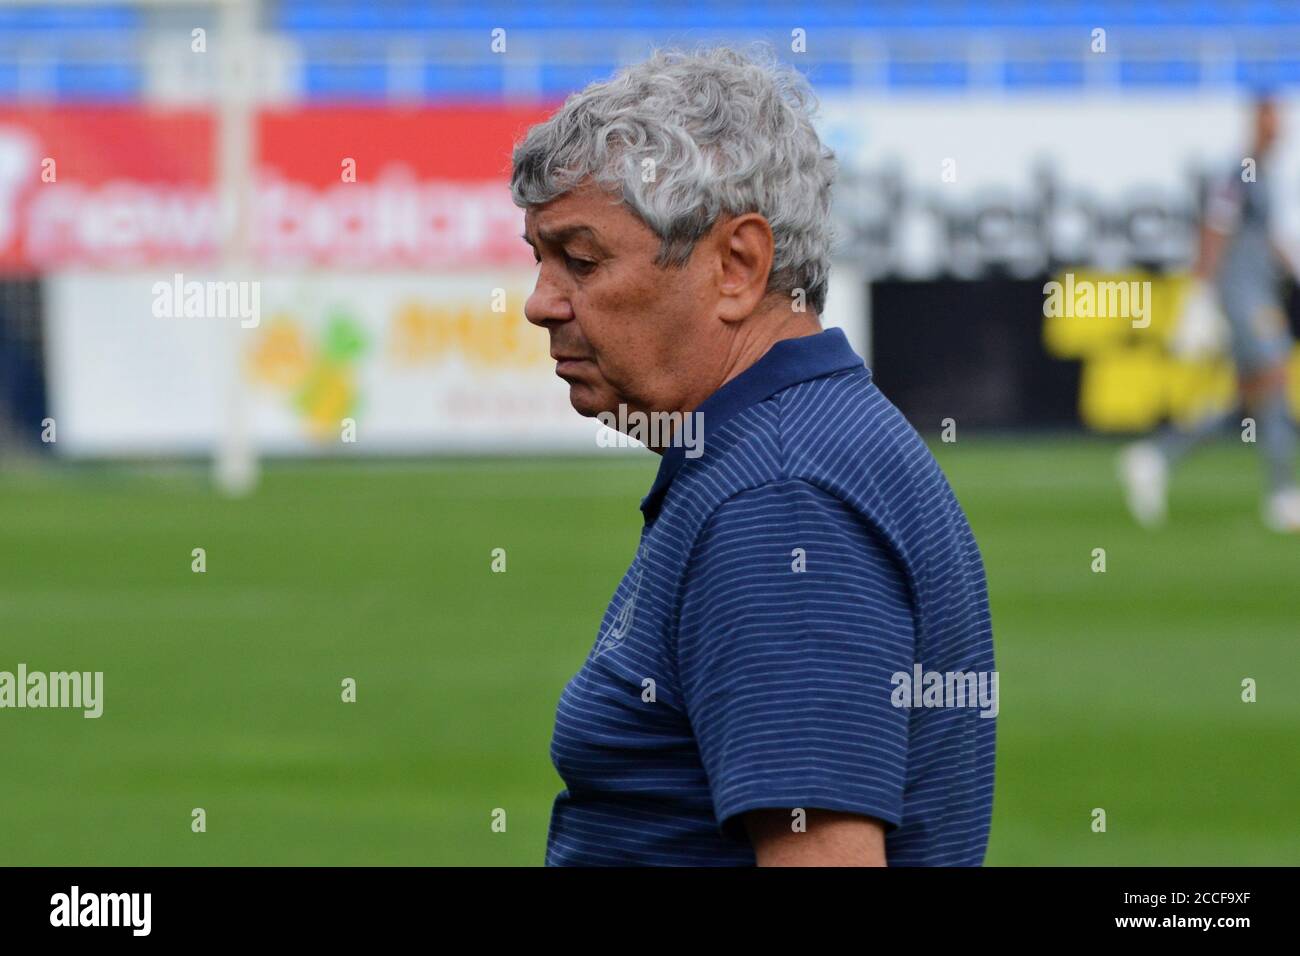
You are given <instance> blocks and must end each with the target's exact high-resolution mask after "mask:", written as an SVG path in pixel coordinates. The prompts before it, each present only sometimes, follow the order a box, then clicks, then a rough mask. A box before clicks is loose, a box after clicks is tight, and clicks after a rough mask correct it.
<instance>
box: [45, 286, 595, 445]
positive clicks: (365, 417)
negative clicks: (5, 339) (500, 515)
mask: <svg viewBox="0 0 1300 956" xmlns="http://www.w3.org/2000/svg"><path fill="white" fill-rule="evenodd" d="M224 278H226V277H222V276H217V275H199V274H182V275H179V276H177V275H175V274H173V275H162V274H160V273H159V272H158V271H153V272H150V273H147V274H146V273H133V274H118V275H114V274H104V273H75V274H61V275H57V276H53V277H51V279H50V280H49V282H48V302H47V315H48V319H49V321H48V324H47V329H48V333H47V343H46V351H47V355H48V359H47V361H48V366H49V387H50V403H51V409H52V414H53V417H54V418H55V420H56V422H57V423H58V442H57V448H58V449H59V451H60V452H62V453H64V454H67V455H72V456H86V455H90V456H94V455H114V454H206V453H208V452H210V451H211V450H212V447H213V444H214V442H215V440H216V438H217V436H218V435H219V434H220V431H221V429H222V427H223V420H224V416H225V415H226V414H227V411H228V410H227V408H226V407H225V403H226V401H227V400H228V399H227V394H228V390H229V385H230V382H229V376H230V374H231V373H230V370H229V369H228V368H224V367H223V362H222V359H221V356H222V355H223V354H228V352H225V351H223V349H222V348H221V347H220V346H221V344H222V343H221V341H220V339H219V338H218V336H221V335H230V336H233V337H234V339H235V341H236V343H237V354H238V366H239V367H238V370H237V374H238V376H239V380H240V385H241V387H242V389H243V395H244V396H245V411H244V414H245V415H246V416H247V417H248V420H249V422H250V426H251V429H252V435H253V438H254V440H255V442H256V445H257V447H258V448H259V449H260V450H261V451H262V452H264V453H268V452H269V453H291V454H292V453H298V454H321V455H329V454H336V453H381V454H392V453H397V454H402V453H419V452H425V451H447V450H464V451H492V452H497V451H502V452H509V451H532V452H547V451H553V450H555V451H583V450H592V449H594V448H596V447H597V446H596V438H595V436H596V433H597V431H598V430H599V429H600V427H601V426H600V425H599V424H598V423H597V422H595V421H594V420H591V419H584V418H582V417H581V416H579V415H578V413H577V412H575V411H574V410H573V408H572V407H571V406H570V405H569V401H568V386H567V385H566V384H565V383H564V382H563V381H561V380H560V379H558V378H556V377H555V372H554V367H555V366H554V362H552V361H551V359H550V356H549V342H548V337H547V334H546V332H545V331H544V330H543V329H539V328H536V327H534V326H532V325H530V324H528V322H527V321H526V320H525V318H524V315H523V303H524V299H525V298H526V296H527V295H528V293H529V292H530V291H531V290H532V284H533V278H534V276H533V272H532V270H529V269H525V270H516V271H512V272H509V273H504V272H503V271H502V270H494V271H491V272H484V273H481V274H476V273H466V274H463V275H458V276H438V277H429V276H423V275H412V274H371V275H366V276H363V277H358V276H330V275H322V274H304V275H302V276H296V277H293V278H267V279H263V280H261V281H260V283H258V284H257V285H256V286H253V285H252V284H251V283H245V284H242V285H241V284H240V283H225V282H223V281H222V280H223V279H224ZM494 289H500V290H501V294H500V296H499V297H498V298H497V300H496V303H497V304H499V305H500V306H501V307H503V309H504V310H503V311H494V309H493V305H494V298H493V290H494ZM254 305H255V306H256V311H257V313H258V315H257V317H256V318H255V319H254V318H252V313H253V311H254V308H253V307H254ZM187 312H188V313H190V314H188V315H187ZM194 313H201V315H200V314H194ZM347 420H351V421H352V422H353V423H355V428H354V430H353V431H352V432H351V433H349V432H348V430H347V429H348V425H347Z"/></svg>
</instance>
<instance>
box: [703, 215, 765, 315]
mask: <svg viewBox="0 0 1300 956" xmlns="http://www.w3.org/2000/svg"><path fill="white" fill-rule="evenodd" d="M775 249H776V240H775V239H774V238H773V236H772V227H771V226H770V225H769V224H768V221H767V220H766V219H764V218H763V217H762V216H760V215H759V214H758V213H756V212H747V213H745V214H743V215H740V216H736V217H734V218H732V219H730V220H727V221H725V222H723V223H721V224H720V225H719V228H718V235H717V237H716V239H715V242H714V251H715V253H716V255H717V261H718V300H719V301H718V317H719V318H720V319H722V320H723V321H724V322H739V321H741V320H743V319H747V318H749V316H751V315H753V314H754V311H755V310H756V309H757V308H758V305H759V303H760V302H762V301H763V297H764V296H765V295H766V294H767V277H768V275H769V274H770V273H771V271H772V257H773V255H774V253H775Z"/></svg>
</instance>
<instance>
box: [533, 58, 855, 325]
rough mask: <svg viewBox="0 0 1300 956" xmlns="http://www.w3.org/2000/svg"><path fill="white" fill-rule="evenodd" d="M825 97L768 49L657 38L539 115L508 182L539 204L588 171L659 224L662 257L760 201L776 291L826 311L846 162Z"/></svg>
mask: <svg viewBox="0 0 1300 956" xmlns="http://www.w3.org/2000/svg"><path fill="white" fill-rule="evenodd" d="M816 108H817V100H816V97H815V96H814V95H813V92H812V89H811V87H810V86H809V85H808V82H807V80H805V79H804V78H803V76H802V75H801V74H799V73H798V71H796V70H794V69H793V68H791V67H787V66H782V65H781V64H780V63H779V62H778V61H777V60H776V59H775V57H774V56H773V55H772V54H771V53H770V51H768V50H766V49H763V48H759V49H756V50H755V51H754V53H753V55H752V56H747V55H745V54H742V53H739V52H737V51H735V50H732V49H729V48H727V47H713V48H704V49H700V50H698V51H696V52H694V53H687V52H683V51H681V50H658V51H656V52H655V53H654V54H653V55H652V56H651V57H650V59H648V60H646V61H645V62H643V63H638V64H635V65H633V66H629V67H625V68H623V69H622V70H620V71H619V72H617V73H616V74H615V75H614V76H613V77H612V78H611V79H609V80H607V81H604V82H599V83H592V84H591V85H590V86H588V87H587V88H586V89H584V90H582V91H580V92H577V93H574V94H572V95H570V96H569V98H568V99H566V100H565V101H564V105H563V106H562V107H560V109H559V110H558V111H557V112H556V113H555V114H554V115H553V116H551V117H550V118H549V119H547V120H546V121H545V122H543V123H539V124H537V125H536V126H534V127H532V128H531V129H530V130H529V131H528V133H527V135H526V136H525V137H524V139H523V140H522V141H521V142H520V143H518V144H517V145H516V146H515V149H514V155H513V157H512V159H513V170H512V173H511V177H510V192H511V196H512V198H513V199H514V202H515V205H517V206H521V207H524V208H527V207H529V206H538V205H542V204H543V203H547V202H550V201H551V200H552V199H555V198H556V197H558V196H560V195H562V194H564V193H566V192H568V191H569V190H571V189H573V188H574V187H575V186H576V185H577V184H578V183H579V182H581V181H582V180H583V179H585V178H587V177H588V176H590V177H592V178H593V179H594V180H595V181H596V182H597V183H598V184H599V185H601V186H603V187H604V188H606V189H608V190H610V191H611V192H613V193H615V194H617V195H619V196H621V199H622V201H623V203H624V204H626V205H627V206H628V207H629V209H630V210H631V211H632V212H633V213H635V214H636V215H637V216H638V217H639V218H640V219H641V221H642V222H644V223H645V224H646V225H647V226H648V227H649V228H650V229H651V230H652V231H653V232H654V234H655V235H656V236H658V237H659V240H660V247H659V255H658V257H657V258H656V260H655V262H656V263H657V264H658V265H659V266H660V267H664V266H667V265H673V266H677V267H680V266H683V265H685V264H686V261H687V260H688V259H689V258H690V256H691V252H692V251H693V250H694V249H695V244H696V243H697V242H698V241H699V240H700V239H701V238H703V237H704V236H705V235H706V234H707V233H708V232H709V230H710V229H711V228H712V227H713V225H714V224H715V223H716V222H717V221H718V218H719V216H722V215H740V214H742V213H747V212H757V213H759V214H760V215H762V216H763V217H764V218H765V219H767V221H768V223H769V224H770V225H771V227H772V234H773V237H774V239H775V251H774V256H773V261H772V271H771V274H770V276H769V277H768V285H767V291H769V292H773V291H782V292H793V291H794V290H796V289H802V290H804V294H805V296H806V301H807V305H808V308H809V310H810V311H813V312H816V313H818V314H820V313H821V311H822V308H823V306H824V305H825V303H826V287H827V283H828V280H829V275H830V249H831V241H832V232H831V223H830V201H831V185H832V183H833V182H834V179H835V171H836V162H835V154H834V153H833V152H832V151H831V150H830V149H829V148H828V147H825V146H823V145H822V142H821V140H820V139H819V138H818V136H817V132H816V130H815V129H814V128H813V124H812V116H813V114H814V112H815V110H816ZM647 159H649V160H653V161H654V164H653V166H652V167H650V168H651V169H653V176H652V177H643V175H642V171H643V169H644V168H645V166H643V164H644V161H645V160H647ZM645 178H650V179H651V181H650V182H645V181H644V179H645Z"/></svg>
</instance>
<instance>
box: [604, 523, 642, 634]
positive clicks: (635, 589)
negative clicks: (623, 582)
mask: <svg viewBox="0 0 1300 956" xmlns="http://www.w3.org/2000/svg"><path fill="white" fill-rule="evenodd" d="M644 556H645V544H644V542H643V543H642V544H641V545H639V546H638V547H637V549H636V557H635V558H633V559H632V572H631V574H632V577H631V581H632V585H631V588H630V593H629V594H628V596H627V599H626V600H625V601H624V602H623V605H622V607H620V608H619V609H618V613H617V614H615V615H614V620H612V621H611V622H610V624H609V630H608V631H606V632H605V635H604V636H603V637H601V639H600V640H599V641H598V642H597V643H596V652H595V655H594V656H596V657H599V656H600V655H601V654H603V653H605V651H607V650H609V649H610V648H612V647H617V646H618V645H619V643H620V642H621V641H622V640H623V638H625V637H627V635H628V634H629V633H630V632H631V630H632V622H633V618H634V617H635V616H636V599H637V597H638V596H639V595H640V594H641V577H642V576H643V575H644V574H645V563H644Z"/></svg>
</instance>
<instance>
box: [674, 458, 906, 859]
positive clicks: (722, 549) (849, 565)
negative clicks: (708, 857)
mask: <svg viewBox="0 0 1300 956" xmlns="http://www.w3.org/2000/svg"><path fill="white" fill-rule="evenodd" d="M913 627H914V625H913V615H912V604H911V598H910V593H909V588H908V584H907V579H906V576H905V573H904V571H903V569H902V567H901V566H900V564H899V563H898V561H897V559H896V558H895V556H894V554H893V552H892V550H891V549H890V548H889V546H888V545H887V544H886V542H885V540H884V538H883V537H882V536H881V535H880V534H879V532H878V531H876V530H875V529H874V528H873V527H872V526H871V525H870V524H869V523H868V522H866V521H865V520H863V519H862V518H861V517H860V516H859V515H858V514H857V513H856V512H855V511H854V510H853V509H852V508H850V507H849V506H847V505H846V504H845V503H843V502H842V501H840V500H839V499H838V498H836V497H835V496H833V495H831V494H829V493H827V492H825V491H823V490H821V489H820V488H818V487H816V486H814V485H811V484H809V483H807V482H804V481H799V480H785V481H779V482H774V483H771V484H767V485H763V486H761V487H759V488H756V489H753V490H750V491H746V492H743V493H741V494H739V495H737V496H735V497H733V498H730V499H728V500H727V501H726V502H725V503H723V504H722V505H721V506H720V507H718V509H717V510H716V511H715V512H714V513H713V514H712V516H711V517H710V518H709V520H708V522H707V523H706V524H705V526H704V527H703V528H702V529H701V532H700V534H699V535H698V536H697V538H696V541H695V545H694V547H693V549H692V554H691V558H690V563H689V565H688V567H687V574H686V580H685V583H684V585H683V595H682V603H681V614H680V617H679V620H678V631H677V645H676V651H677V677H678V680H679V685H680V688H681V692H682V700H683V703H684V706H685V708H686V711H687V715H688V717H689V720H690V723H691V727H692V730H693V732H694V735H695V739H696V742H697V744H698V746H699V750H700V754H701V757H702V758H703V763H704V768H705V771H706V772H707V774H708V779H709V788H710V790H711V792H712V797H713V806H714V812H715V814H716V816H717V821H718V825H719V826H720V827H721V829H722V832H723V834H724V835H726V836H728V837H732V838H734V839H739V840H747V839H748V837H747V834H746V832H745V828H744V824H743V822H742V820H741V819H740V816H739V815H740V814H742V813H744V812H746V811H748V810H754V809H758V808H763V807H776V808H791V809H793V808H796V807H801V808H804V809H808V808H812V807H816V808H820V809H826V810H839V811H845V812H850V813H860V814H864V815H867V816H872V817H876V818H878V819H880V820H883V821H885V822H886V823H887V824H890V825H891V826H890V827H889V828H890V829H892V826H896V825H897V824H899V823H900V822H901V820H902V807H903V786H904V780H905V775H906V767H907V740H908V710H907V709H905V708H900V707H895V706H894V705H893V704H892V703H891V694H892V693H893V692H894V690H895V687H896V686H898V685H897V684H896V683H895V682H894V681H893V679H892V677H893V675H894V674H896V673H898V672H904V673H908V674H910V673H911V671H912V666H913V661H914V647H915V641H914V631H913Z"/></svg>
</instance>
